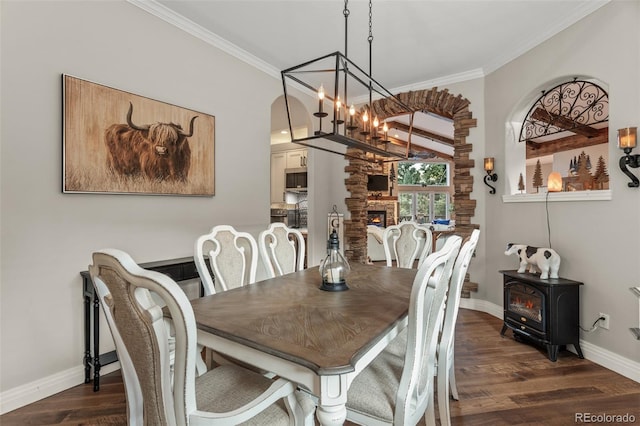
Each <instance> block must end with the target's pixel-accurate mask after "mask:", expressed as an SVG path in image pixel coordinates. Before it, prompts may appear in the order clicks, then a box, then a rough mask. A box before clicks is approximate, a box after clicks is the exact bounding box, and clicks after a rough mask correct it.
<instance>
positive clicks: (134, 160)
mask: <svg viewBox="0 0 640 426" xmlns="http://www.w3.org/2000/svg"><path fill="white" fill-rule="evenodd" d="M132 111H133V106H132V105H131V104H130V106H129V112H128V114H127V123H128V124H112V125H111V126H109V127H108V128H107V129H106V130H105V144H106V146H107V167H108V168H109V169H110V170H113V171H114V172H115V173H117V174H120V175H124V176H139V175H142V176H146V177H147V178H149V179H153V180H179V181H186V180H187V177H188V176H189V168H190V166H191V148H190V147H189V139H188V137H190V136H191V135H192V134H193V122H194V120H195V119H196V118H197V116H194V117H193V118H191V122H190V125H189V127H190V131H189V133H188V134H187V133H184V132H183V130H182V127H181V126H180V125H179V124H174V123H154V124H151V125H146V126H136V125H134V124H133V123H132V122H131V114H132Z"/></svg>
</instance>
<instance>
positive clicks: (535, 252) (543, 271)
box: [504, 243, 560, 280]
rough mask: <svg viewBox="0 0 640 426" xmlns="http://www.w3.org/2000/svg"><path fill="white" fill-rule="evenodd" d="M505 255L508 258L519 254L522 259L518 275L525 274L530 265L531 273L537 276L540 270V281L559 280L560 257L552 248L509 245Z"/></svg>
mask: <svg viewBox="0 0 640 426" xmlns="http://www.w3.org/2000/svg"><path fill="white" fill-rule="evenodd" d="M504 254H506V255H507V256H509V255H511V254H517V255H518V257H520V268H519V269H518V273H520V274H521V273H523V272H525V271H526V269H527V265H529V272H531V273H532V274H535V273H536V272H538V271H537V270H536V267H537V268H538V269H539V270H540V279H541V280H546V279H548V278H558V269H560V256H559V255H558V253H556V251H555V250H553V249H550V248H538V247H531V246H526V245H524V244H513V243H509V244H507V250H505V252H504Z"/></svg>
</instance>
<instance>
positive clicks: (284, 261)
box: [258, 222, 305, 278]
mask: <svg viewBox="0 0 640 426" xmlns="http://www.w3.org/2000/svg"><path fill="white" fill-rule="evenodd" d="M258 246H259V248H260V256H261V257H262V261H263V263H264V266H265V269H266V270H267V274H268V275H269V277H270V278H273V277H276V276H280V275H284V274H288V273H290V272H295V271H300V270H302V269H304V256H305V242H304V237H303V235H302V232H300V231H299V230H297V229H294V228H289V227H288V226H287V225H285V224H284V223H281V222H274V223H272V224H271V225H269V228H267V229H266V230H264V231H262V232H261V233H260V235H259V237H258Z"/></svg>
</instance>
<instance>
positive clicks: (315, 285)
mask: <svg viewBox="0 0 640 426" xmlns="http://www.w3.org/2000/svg"><path fill="white" fill-rule="evenodd" d="M351 269H352V270H351V273H350V274H349V275H348V276H347V285H348V286H349V290H346V291H342V292H327V291H323V290H320V288H319V287H320V284H321V277H320V273H319V271H318V268H317V267H314V268H309V269H305V270H303V271H299V272H293V273H290V274H287V275H283V276H280V277H276V278H271V279H267V280H264V281H260V282H257V283H255V284H251V285H248V286H244V287H240V288H236V289H232V290H228V291H225V292H223V293H218V294H214V295H211V296H205V297H202V298H199V299H194V300H192V306H193V310H194V314H195V319H196V323H197V327H198V343H200V344H202V345H204V346H205V347H208V348H211V349H213V350H214V351H216V352H218V353H221V354H223V355H228V356H231V357H233V358H235V359H238V360H240V361H242V362H245V363H248V364H250V365H253V366H255V367H258V368H260V369H262V370H264V371H269V372H272V373H274V374H275V375H277V376H280V377H284V378H286V379H288V380H290V381H292V382H295V383H297V384H298V386H299V387H300V388H301V389H303V390H305V391H307V392H308V393H310V394H312V395H313V396H314V397H315V398H317V404H318V406H317V410H316V416H317V418H318V421H319V422H320V424H321V425H341V424H343V423H344V421H345V419H346V413H347V411H346V405H345V404H346V402H347V391H348V389H349V386H350V385H351V382H352V381H353V379H354V377H356V376H357V375H358V373H360V372H361V371H362V370H363V369H364V368H365V367H366V366H367V365H368V364H369V363H370V362H371V361H372V360H373V359H374V358H375V357H376V356H377V355H378V354H379V353H380V352H381V351H382V350H383V349H384V348H385V347H386V346H387V345H388V344H389V342H390V341H391V340H393V338H394V337H395V336H396V335H397V334H398V333H399V332H400V331H401V330H402V329H403V328H405V327H406V325H407V315H408V311H409V298H410V295H411V287H412V284H413V280H414V278H415V275H416V272H417V271H416V270H415V269H402V268H391V267H386V266H377V265H364V264H352V265H351Z"/></svg>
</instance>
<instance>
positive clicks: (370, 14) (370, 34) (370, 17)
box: [367, 0, 373, 43]
mask: <svg viewBox="0 0 640 426" xmlns="http://www.w3.org/2000/svg"><path fill="white" fill-rule="evenodd" d="M367 40H368V41H369V43H371V42H372V41H373V5H372V2H371V0H369V38H368V39H367Z"/></svg>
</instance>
